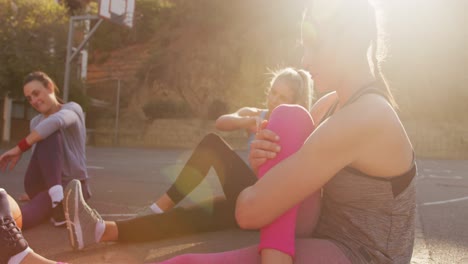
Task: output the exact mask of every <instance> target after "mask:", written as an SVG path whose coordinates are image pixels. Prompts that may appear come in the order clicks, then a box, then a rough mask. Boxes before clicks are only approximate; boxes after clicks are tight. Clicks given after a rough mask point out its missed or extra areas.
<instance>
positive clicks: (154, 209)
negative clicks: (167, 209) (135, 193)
mask: <svg viewBox="0 0 468 264" xmlns="http://www.w3.org/2000/svg"><path fill="white" fill-rule="evenodd" d="M150 208H151V210H153V212H154V213H155V214H162V213H164V211H163V209H161V208H159V206H158V205H157V204H156V203H153V204H152V205H151V206H150Z"/></svg>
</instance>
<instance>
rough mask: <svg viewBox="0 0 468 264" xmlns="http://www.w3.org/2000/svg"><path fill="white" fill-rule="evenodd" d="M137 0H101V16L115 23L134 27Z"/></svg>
mask: <svg viewBox="0 0 468 264" xmlns="http://www.w3.org/2000/svg"><path fill="white" fill-rule="evenodd" d="M134 12H135V0H101V1H99V16H100V17H102V18H105V19H107V20H109V21H111V22H113V23H116V24H119V25H124V26H127V27H130V28H131V27H133V14H134Z"/></svg>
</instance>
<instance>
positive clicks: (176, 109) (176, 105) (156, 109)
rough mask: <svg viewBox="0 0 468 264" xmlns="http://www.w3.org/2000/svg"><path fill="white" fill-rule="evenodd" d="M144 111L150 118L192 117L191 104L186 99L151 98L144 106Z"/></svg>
mask: <svg viewBox="0 0 468 264" xmlns="http://www.w3.org/2000/svg"><path fill="white" fill-rule="evenodd" d="M143 112H144V113H145V116H146V117H147V118H148V119H149V120H154V119H158V118H189V117H192V113H191V110H190V106H189V105H188V104H187V103H186V102H185V101H166V100H159V99H155V100H151V101H149V102H147V103H146V104H145V105H144V106H143Z"/></svg>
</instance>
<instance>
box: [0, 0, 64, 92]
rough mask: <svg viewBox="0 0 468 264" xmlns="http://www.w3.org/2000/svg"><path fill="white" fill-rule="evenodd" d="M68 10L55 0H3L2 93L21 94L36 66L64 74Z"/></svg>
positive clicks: (0, 14) (0, 43)
mask: <svg viewBox="0 0 468 264" xmlns="http://www.w3.org/2000/svg"><path fill="white" fill-rule="evenodd" d="M67 22H68V17H67V11H66V9H65V8H64V7H63V6H61V5H58V4H56V2H55V1H54V0H16V1H9V0H0V24H1V25H2V27H0V47H1V52H0V61H1V62H2V63H1V64H0V93H1V94H5V93H7V92H9V93H11V94H12V95H13V96H21V95H22V93H23V91H22V80H23V77H24V76H25V75H26V74H27V73H29V72H31V71H34V70H42V71H44V72H47V73H48V74H49V75H50V76H51V77H52V78H53V79H54V80H55V81H58V80H60V79H57V77H58V76H63V65H64V61H65V58H64V56H65V49H66V33H67Z"/></svg>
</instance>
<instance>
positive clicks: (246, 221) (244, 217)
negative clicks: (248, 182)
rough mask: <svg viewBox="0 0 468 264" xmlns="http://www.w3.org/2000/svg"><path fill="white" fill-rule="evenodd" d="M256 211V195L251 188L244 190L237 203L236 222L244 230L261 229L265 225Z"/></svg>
mask: <svg viewBox="0 0 468 264" xmlns="http://www.w3.org/2000/svg"><path fill="white" fill-rule="evenodd" d="M259 220H260V217H259V215H258V212H257V210H255V203H254V194H253V191H252V190H251V187H249V188H247V189H245V190H243V191H242V192H241V193H240V194H239V197H238V198H237V203H236V221H237V224H238V225H239V227H240V228H242V229H259V228H261V227H262V226H263V225H262V223H261V222H260V221H259Z"/></svg>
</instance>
